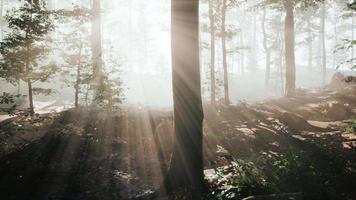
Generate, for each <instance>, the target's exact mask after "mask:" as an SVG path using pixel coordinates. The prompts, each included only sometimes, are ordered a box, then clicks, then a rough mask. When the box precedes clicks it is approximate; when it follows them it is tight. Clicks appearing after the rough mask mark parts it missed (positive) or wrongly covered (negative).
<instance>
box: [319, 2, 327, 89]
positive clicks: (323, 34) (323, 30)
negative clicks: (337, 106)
mask: <svg viewBox="0 0 356 200" xmlns="http://www.w3.org/2000/svg"><path fill="white" fill-rule="evenodd" d="M321 9H322V10H321V19H320V20H321V30H320V33H321V40H322V41H321V51H322V85H325V83H326V48H325V17H326V16H325V15H326V10H325V3H323V4H322V6H321Z"/></svg>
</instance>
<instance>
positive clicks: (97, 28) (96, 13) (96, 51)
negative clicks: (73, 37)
mask: <svg viewBox="0 0 356 200" xmlns="http://www.w3.org/2000/svg"><path fill="white" fill-rule="evenodd" d="M92 14H93V16H92V29H91V31H92V32H91V34H92V38H91V42H92V44H91V45H92V47H91V50H92V63H93V73H94V84H95V92H94V100H95V99H96V98H97V96H98V95H99V87H100V86H101V84H102V81H103V69H102V68H103V61H102V43H101V0H93V2H92Z"/></svg>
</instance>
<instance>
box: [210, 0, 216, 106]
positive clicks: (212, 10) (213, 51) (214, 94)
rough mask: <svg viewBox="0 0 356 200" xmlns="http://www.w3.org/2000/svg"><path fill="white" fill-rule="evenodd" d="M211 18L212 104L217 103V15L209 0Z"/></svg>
mask: <svg viewBox="0 0 356 200" xmlns="http://www.w3.org/2000/svg"><path fill="white" fill-rule="evenodd" d="M209 20H210V44H211V47H210V79H211V80H210V90H211V91H210V94H211V97H210V99H211V104H212V105H215V104H216V93H215V92H216V88H215V15H214V8H213V3H212V0H209Z"/></svg>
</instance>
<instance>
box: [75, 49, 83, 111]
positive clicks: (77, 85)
mask: <svg viewBox="0 0 356 200" xmlns="http://www.w3.org/2000/svg"><path fill="white" fill-rule="evenodd" d="M81 58H82V46H80V50H79V58H78V59H79V60H78V65H77V77H76V82H75V86H74V89H75V99H74V106H75V108H78V107H79V89H80V82H81V80H80V76H81V68H82V66H81V65H82V63H81Z"/></svg>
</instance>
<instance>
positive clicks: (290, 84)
mask: <svg viewBox="0 0 356 200" xmlns="http://www.w3.org/2000/svg"><path fill="white" fill-rule="evenodd" d="M285 9H286V18H285V31H284V33H285V59H286V94H285V95H286V96H287V97H294V96H295V81H296V77H295V52H294V48H295V36H294V6H293V1H292V0H286V2H285Z"/></svg>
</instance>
